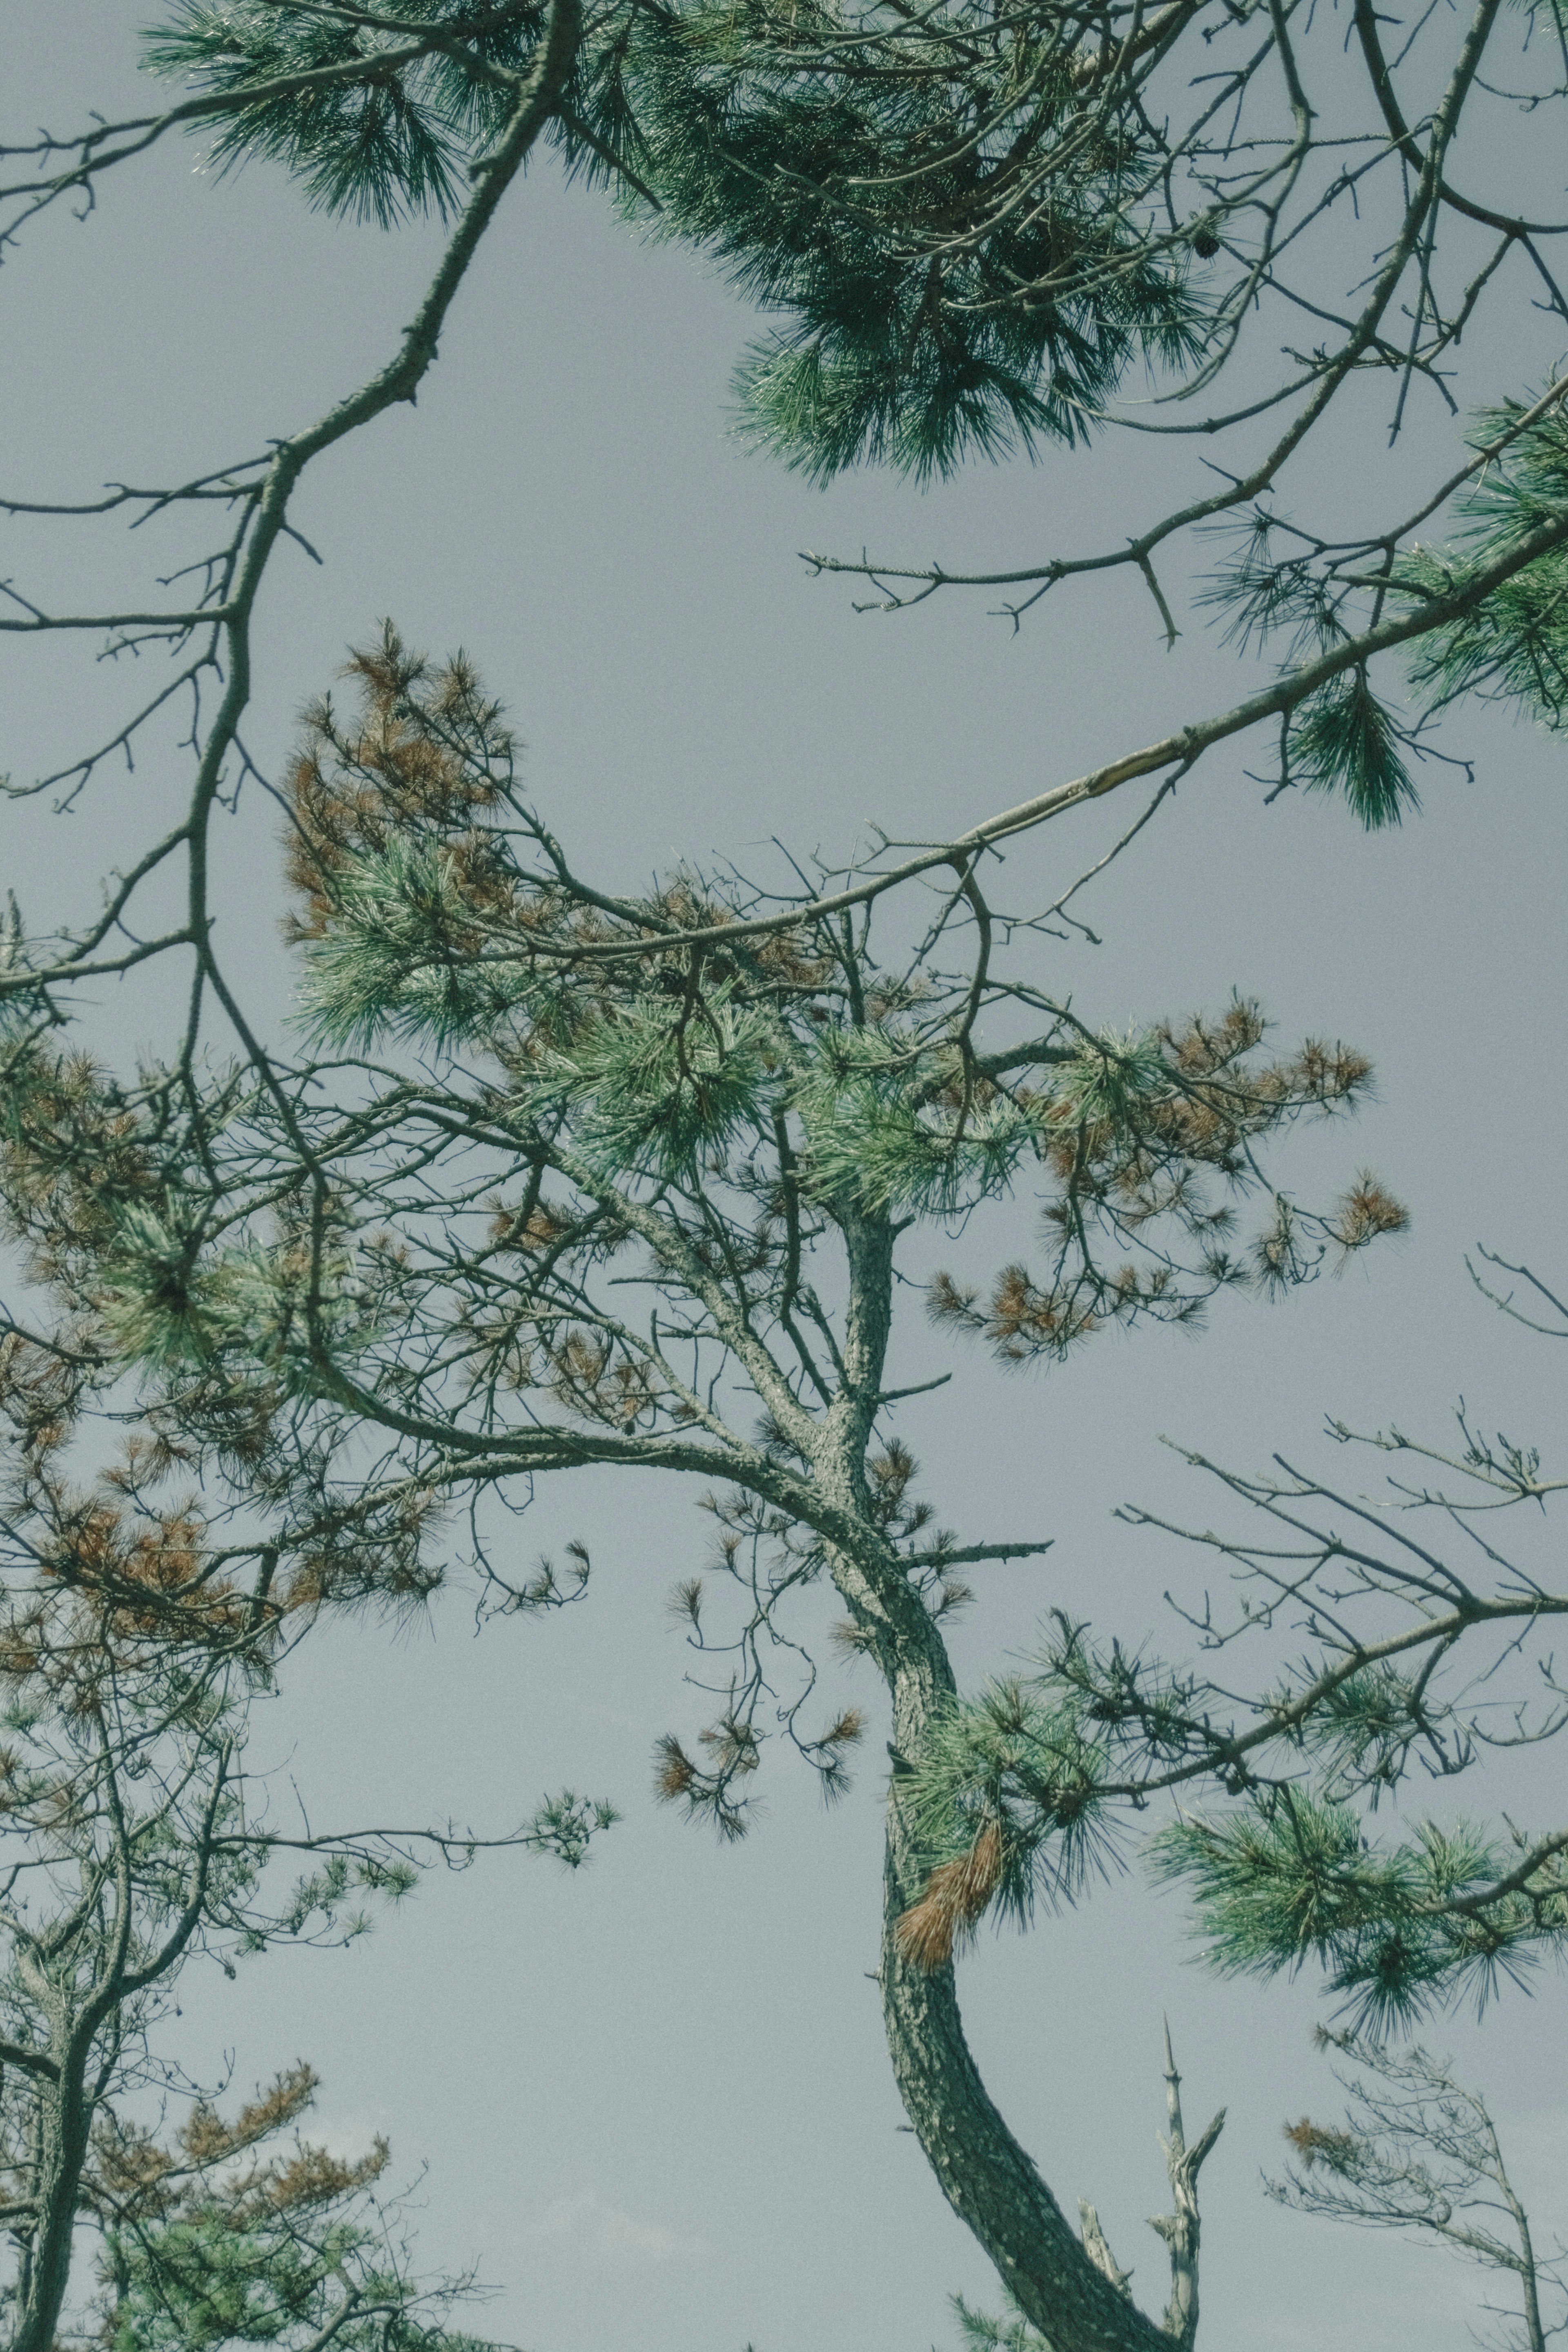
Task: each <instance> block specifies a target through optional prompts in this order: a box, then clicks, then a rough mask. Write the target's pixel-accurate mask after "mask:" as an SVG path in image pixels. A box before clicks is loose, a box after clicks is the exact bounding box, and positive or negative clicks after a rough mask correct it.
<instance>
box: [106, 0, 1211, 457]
mask: <svg viewBox="0 0 1568 2352" xmlns="http://www.w3.org/2000/svg"><path fill="white" fill-rule="evenodd" d="M544 16H545V12H544V10H543V8H542V7H541V6H538V5H526V6H524V5H500V6H494V7H490V8H488V9H475V8H474V7H473V6H472V5H468V6H464V5H460V0H438V5H433V6H429V5H425V0H393V4H392V5H390V6H389V7H388V8H387V9H385V10H383V11H381V12H379V22H378V24H377V26H375V27H366V26H361V25H357V24H354V23H352V22H343V21H340V20H339V19H337V18H335V17H333V16H331V15H330V14H318V13H315V12H308V11H304V10H299V9H290V8H289V7H288V6H286V5H284V6H274V5H260V0H230V5H222V6H214V5H200V0H185V5H184V6H182V7H181V8H180V10H179V12H178V14H177V15H176V16H175V17H174V20H173V22H172V23H170V24H167V25H165V26H163V27H162V28H160V29H159V30H158V31H157V32H155V33H154V34H153V35H151V36H150V37H149V38H148V42H147V47H146V52H145V54H146V58H147V62H148V64H149V66H150V67H151V68H153V70H154V71H156V72H158V73H160V74H164V75H183V76H184V77H187V78H189V79H192V80H194V81H195V84H196V86H197V87H198V88H200V89H204V90H209V91H215V92H223V93H226V94H232V95H233V96H234V97H236V98H240V97H242V96H243V95H244V94H245V93H246V92H247V90H250V89H258V90H259V89H261V88H262V87H263V86H267V87H268V88H270V89H273V90H274V91H275V94H274V95H272V96H269V97H258V99H257V100H255V101H254V102H253V103H252V104H250V105H249V106H247V108H246V109H245V110H244V111H243V112H240V111H236V112H235V113H234V114H232V115H230V116H229V117H228V118H227V119H226V121H224V122H223V123H222V126H221V127H220V128H219V130H218V131H217V133H216V142H215V143H214V145H213V148H212V151H211V152H212V154H213V156H214V159H215V160H216V162H217V163H219V164H220V165H223V166H226V165H228V164H231V163H235V162H237V161H238V160H239V159H240V158H241V157H242V156H244V155H247V154H252V153H254V154H260V155H267V156H271V157H274V158H276V159H277V160H278V161H279V162H280V163H283V164H284V165H285V167H286V168H287V169H288V170H289V171H290V172H291V173H294V174H295V175H296V176H297V177H299V179H300V182H301V184H303V186H304V187H305V189H306V191H307V193H308V194H309V196H310V200H311V201H312V202H313V203H315V204H319V205H324V206H325V207H327V208H328V209H329V210H331V211H333V212H346V213H349V214H353V215H358V216H360V217H364V218H374V219H375V220H378V221H380V222H381V223H382V224H383V225H387V224H390V223H391V222H392V221H394V220H395V219H396V218H397V217H398V216H399V215H402V214H404V213H405V212H419V211H422V210H426V209H429V208H433V209H436V210H437V211H439V212H442V213H446V212H447V210H449V209H450V208H451V207H452V206H453V205H456V204H458V202H460V200H461V197H462V194H463V192H464V187H465V184H467V183H468V181H469V178H470V174H471V173H472V172H473V171H474V170H475V169H479V168H482V163H483V158H484V155H485V152H486V151H487V147H488V145H489V142H490V141H491V140H492V139H493V138H494V136H495V135H496V133H497V131H499V129H500V124H501V122H502V121H504V119H505V115H506V112H507V110H508V108H509V106H510V104H512V103H514V102H515V100H516V94H517V90H518V87H519V82H520V78H521V76H523V75H524V74H525V73H526V71H527V69H528V67H529V65H530V63H531V58H532V56H533V54H534V51H535V48H536V47H537V44H538V42H539V39H540V37H541V33H542V26H543V23H544ZM404 22H406V23H407V24H408V26H409V28H410V30H409V37H408V38H407V39H403V38H402V37H400V33H399V29H398V28H399V26H400V25H401V24H402V23H404ZM431 26H435V27H436V28H437V34H436V37H430V35H429V28H430V27H431ZM447 27H449V31H448V30H447V29H445V28H447ZM377 58H385V59H386V60H387V63H386V64H385V66H384V68H380V69H379V70H374V71H372V72H370V73H369V74H363V73H361V74H360V75H359V76H358V77H355V68H356V67H363V63H364V61H365V60H367V59H371V60H374V59H377ZM327 76H342V77H343V78H342V79H323V78H324V77H327ZM300 77H315V79H306V80H304V81H301V80H300ZM552 136H553V137H554V139H555V142H556V143H557V145H558V147H560V149H561V150H562V152H563V153H564V155H565V157H566V160H567V163H568V165H569V167H571V168H574V169H584V170H586V171H587V172H588V173H590V174H591V175H593V176H608V177H609V178H611V179H612V180H613V181H615V182H616V184H617V185H618V187H619V189H620V192H621V194H622V196H623V199H624V200H625V201H626V204H627V205H628V206H629V208H630V209H631V211H632V212H633V213H634V214H636V215H640V216H641V217H643V218H645V219H646V218H651V217H653V216H654V215H655V213H656V212H657V215H658V219H659V225H660V227H661V229H662V231H663V232H664V233H665V234H668V235H672V236H682V237H685V238H688V239H689V240H691V241H692V242H694V243H695V244H697V245H698V246H700V247H703V248H705V249H706V250H708V251H710V252H711V253H712V254H713V255H714V256H715V257H716V258H717V259H718V260H719V262H720V263H721V266H722V268H724V269H725V270H726V272H727V274H729V275H730V276H731V278H732V279H733V280H734V282H735V283H736V284H737V285H738V286H739V287H741V288H742V290H743V291H744V292H746V293H747V294H748V295H749V296H751V297H752V299H754V300H756V301H757V302H759V303H760V304H761V305H762V306H763V308H764V309H765V310H773V311H775V312H779V313H781V314H783V316H784V319H785V320H787V323H786V324H785V325H784V326H782V327H781V328H780V329H779V330H778V331H776V332H775V333H774V334H773V336H772V337H771V338H770V339H769V340H768V341H766V342H765V343H763V344H762V345H760V346H759V347H758V348H757V349H756V350H754V351H753V352H752V354H751V356H750V357H749V358H748V360H747V361H746V362H744V363H743V365H742V370H741V374H740V378H739V384H740V391H741V395H742V413H743V417H744V422H745V425H746V429H747V430H748V431H749V432H750V433H751V434H752V436H754V437H755V438H757V439H758V440H760V441H761V442H763V444H764V445H765V446H769V447H771V448H773V450H775V451H776V452H777V453H778V454H780V455H781V456H783V457H784V458H785V459H786V460H787V461H788V462H789V463H790V464H792V465H795V466H799V467H804V468H805V470H806V471H807V472H808V473H810V474H811V475H812V476H813V477H814V478H817V479H821V480H826V479H827V478H829V477H831V476H832V475H833V474H835V473H837V471H839V470H840V469H841V468H842V467H845V466H847V465H849V464H852V463H854V462H856V461H858V460H860V459H870V460H874V461H879V462H884V463H888V464H891V465H893V466H895V467H899V468H900V469H903V470H905V471H909V472H912V473H914V474H915V475H916V476H917V477H918V478H925V477H926V476H928V475H930V474H931V473H933V472H934V473H945V472H948V471H950V470H951V469H952V467H954V466H955V465H956V464H957V463H958V462H959V460H960V459H961V457H963V455H965V454H966V453H968V452H977V453H981V454H984V455H990V456H999V455H1001V454H1002V453H1003V452H1004V451H1005V450H1006V449H1007V448H1009V447H1012V446H1022V447H1024V448H1026V449H1028V448H1032V447H1033V446H1034V445H1035V443H1036V442H1037V440H1039V439H1042V438H1044V439H1054V440H1058V441H1065V442H1073V441H1077V440H1079V439H1080V438H1082V437H1083V436H1085V435H1086V434H1087V433H1088V432H1089V430H1090V428H1091V426H1092V425H1093V424H1094V422H1095V420H1096V418H1097V416H1098V415H1099V413H1100V410H1101V409H1102V407H1103V405H1104V404H1105V402H1106V401H1107V400H1108V399H1109V398H1110V395H1111V394H1113V393H1114V392H1115V390H1116V389H1117V387H1118V385H1119V384H1120V383H1121V381H1122V379H1123V377H1124V376H1125V374H1126V373H1127V371H1128V370H1129V368H1130V367H1132V366H1134V365H1137V364H1140V363H1142V362H1150V363H1152V364H1153V365H1156V366H1161V367H1174V366H1179V365H1181V364H1182V363H1183V362H1185V361H1186V360H1188V359H1190V358H1191V357H1192V355H1193V354H1194V352H1195V351H1196V349H1197V348H1198V346H1199V343H1200V342H1201V340H1202V335H1203V325H1204V306H1203V303H1202V301H1201V299H1200V298H1199V296H1198V294H1197V293H1196V292H1195V290H1194V288H1193V286H1192V284H1191V283H1190V274H1191V247H1190V245H1189V243H1188V241H1187V239H1186V237H1185V236H1184V235H1180V234H1175V233H1173V232H1172V230H1171V229H1170V227H1169V226H1168V225H1166V226H1160V224H1158V223H1157V221H1156V219H1155V212H1156V209H1157V199H1158V195H1159V184H1160V174H1161V169H1162V162H1163V159H1162V155H1161V152H1160V148H1159V142H1158V141H1157V140H1156V139H1155V138H1154V137H1153V136H1152V133H1151V131H1150V130H1149V127H1148V122H1147V120H1146V118H1145V117H1144V116H1143V115H1142V111H1141V109H1140V106H1139V102H1138V98H1137V92H1136V89H1135V87H1134V86H1133V84H1132V82H1131V80H1130V79H1128V78H1127V76H1126V75H1125V73H1124V71H1123V68H1122V64H1121V61H1120V60H1119V56H1118V51H1117V47H1116V38H1115V37H1112V36H1111V34H1110V32H1109V31H1108V30H1107V29H1105V28H1104V27H1102V26H1100V21H1099V19H1098V17H1097V16H1095V15H1094V14H1093V12H1092V11H1087V12H1086V11H1085V10H1083V9H1081V8H1078V7H1073V6H1064V5H1057V0H1047V5H1038V0H1037V5H1033V6H1031V7H1029V8H1027V9H1026V10H1024V11H1021V12H1020V11H1016V10H1010V9H1009V10H994V9H993V8H991V7H990V6H989V5H975V0H962V4H961V5H948V6H944V7H942V8H940V9H937V10H935V11H932V10H925V11H922V12H921V14H920V16H919V17H918V18H916V19H913V20H911V19H910V16H909V14H908V12H907V11H900V10H899V9H897V8H894V7H892V6H890V5H885V0H868V5H861V6H858V7H852V8H850V9H848V10H841V9H838V8H836V7H833V6H821V5H809V6H806V7H804V8H791V9H788V10H784V9H780V8H777V7H774V6H773V5H768V0H748V5H745V6H744V7H742V8H740V9H733V8H729V7H716V6H710V5H709V6H704V5H689V6H686V7H672V6H667V5H646V6H637V7H632V6H626V7H623V8H612V9H611V10H609V11H607V12H605V14H603V15H601V16H596V17H595V21H594V23H593V25H592V26H590V28H589V30H588V33H587V37H585V39H584V44H583V46H582V48H581V51H580V53H579V55H578V58H577V59H576V62H575V65H574V70H573V74H572V77H571V79H570V82H569V84H568V88H567V91H566V96H565V99H564V101H563V106H562V108H561V109H560V110H559V113H558V115H557V117H556V120H555V121H554V123H553V125H552Z"/></svg>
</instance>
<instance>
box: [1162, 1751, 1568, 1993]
mask: <svg viewBox="0 0 1568 2352" xmlns="http://www.w3.org/2000/svg"><path fill="white" fill-rule="evenodd" d="M1527 1843H1528V1842H1527V1841H1526V1840H1524V1839H1523V1838H1520V1839H1518V1840H1517V1841H1515V1842H1514V1843H1512V1844H1511V1846H1510V1842H1509V1841H1508V1840H1506V1839H1502V1838H1499V1837H1498V1836H1497V1835H1496V1834H1495V1833H1492V1832H1486V1831H1482V1830H1480V1829H1478V1828H1476V1827H1474V1826H1472V1825H1470V1824H1468V1823H1466V1822H1458V1823H1457V1824H1456V1825H1454V1826H1453V1827H1451V1828H1448V1829H1443V1828H1440V1827H1439V1826H1438V1825H1437V1824H1436V1822H1422V1823H1420V1824H1419V1825H1417V1826H1416V1827H1415V1830H1414V1832H1413V1833H1412V1834H1411V1835H1410V1836H1408V1837H1406V1838H1404V1839H1401V1840H1399V1841H1397V1842H1387V1843H1384V1842H1380V1843H1371V1842H1369V1840H1368V1839H1367V1837H1366V1836H1365V1834H1364V1832H1363V1823H1362V1821H1361V1818H1360V1816H1359V1815H1358V1814H1356V1813H1355V1812H1353V1811H1351V1810H1350V1809H1348V1808H1346V1807H1342V1806H1336V1805H1328V1804H1323V1803H1321V1802H1319V1801H1315V1800H1314V1798H1313V1797H1312V1796H1311V1795H1310V1793H1307V1792H1305V1791H1303V1790H1300V1789H1294V1788H1290V1787H1289V1786H1286V1787H1281V1788H1279V1789H1277V1790H1267V1791H1264V1792H1261V1793H1260V1794H1259V1795H1258V1796H1257V1797H1255V1798H1254V1799H1253V1800H1252V1801H1250V1802H1249V1804H1248V1805H1247V1807H1246V1808H1245V1809H1243V1810H1241V1811H1237V1813H1235V1814H1232V1815H1231V1816H1229V1817H1228V1818H1227V1819H1226V1820H1225V1821H1224V1822H1208V1821H1204V1820H1199V1819H1190V1820H1184V1821H1180V1822H1175V1823H1173V1825H1171V1826H1170V1827H1169V1828H1167V1829H1165V1830H1163V1831H1162V1832H1160V1834H1159V1836H1158V1837H1157V1838H1156V1840H1155V1842H1154V1850H1153V1853H1154V1863H1155V1867H1156V1870H1157V1872H1158V1873H1159V1874H1161V1875H1163V1877H1165V1878H1168V1879H1170V1880H1173V1881H1175V1882H1178V1883H1180V1884H1181V1885H1183V1886H1184V1888H1185V1889H1186V1891H1187V1893H1188V1894H1189V1895H1190V1896H1191V1898H1192V1900H1193V1902H1194V1906H1195V1909H1196V1914H1197V1920H1198V1926H1199V1929H1200V1932H1201V1933H1202V1935H1203V1937H1204V1939H1205V1950H1206V1955H1207V1957H1208V1958H1209V1959H1210V1961H1211V1962H1212V1963H1213V1964H1214V1965H1215V1967H1217V1968H1219V1969H1222V1970H1224V1971H1225V1972H1226V1973H1227V1974H1232V1975H1237V1974H1247V1975H1255V1976H1261V1977H1271V1976H1276V1975H1278V1974H1279V1973H1280V1972H1281V1970H1294V1969H1299V1968H1300V1967H1301V1966H1303V1965H1304V1964H1305V1963H1307V1962H1309V1961H1311V1962H1314V1963H1316V1964H1317V1965H1319V1966H1321V1968H1322V1969H1323V1971H1324V1974H1325V1977H1326V1979H1327V1981H1328V1983H1329V1986H1330V1988H1331V1990H1333V1991H1335V1992H1338V1993H1342V1994H1343V1995H1344V1996H1345V2006H1346V2008H1347V2010H1348V2011H1349V2013H1350V2016H1351V2018H1352V2022H1353V2024H1354V2026H1355V2027H1356V2028H1357V2030H1365V2031H1368V2032H1372V2033H1373V2034H1382V2033H1385V2032H1389V2031H1397V2030H1399V2029H1401V2028H1404V2027H1406V2026H1408V2025H1409V2024H1410V2022H1411V2021H1413V2020H1415V2018H1418V2017H1420V2016H1421V2015H1422V2014H1423V2013H1424V2012H1425V2011H1427V2010H1428V2009H1430V2008H1431V2007H1432V2006H1434V2004H1437V2005H1441V2004H1443V2003H1446V2002H1447V2001H1450V2000H1458V1999H1464V1998H1466V1997H1468V1998H1470V1999H1472V2000H1474V2001H1475V2002H1476V2004H1477V2006H1478V2007H1483V2006H1484V2005H1485V2003H1486V2002H1487V2000H1489V1998H1490V1997H1491V1996H1492V1995H1493V1994H1494V1993H1495V1991H1496V1990H1497V1988H1498V1984H1499V1982H1500V1979H1502V1978H1504V1977H1507V1978H1510V1979H1513V1980H1514V1981H1516V1982H1517V1981H1522V1979H1523V1978H1524V1977H1525V1975H1526V1974H1527V1973H1528V1972H1529V1971H1530V1969H1531V1968H1532V1967H1534V1966H1535V1965H1537V1964H1538V1963H1539V1962H1540V1961H1541V1960H1542V1958H1560V1957H1561V1956H1562V1954H1563V1950H1564V1948H1568V1883H1565V1882H1563V1880H1562V1879H1561V1877H1560V1876H1556V1883H1555V1884H1553V1883H1552V1881H1551V1880H1549V1881H1548V1883H1547V1884H1545V1885H1540V1884H1538V1885H1535V1886H1534V1887H1532V1888H1531V1891H1529V1892H1528V1893H1527V1892H1524V1891H1518V1892H1514V1893H1511V1894H1506V1895H1500V1896H1496V1897H1494V1898H1493V1899H1491V1900H1489V1901H1486V1902H1485V1903H1483V1904H1481V1905H1480V1906H1479V1907H1478V1908H1476V1909H1474V1910H1472V1909H1470V1908H1468V1907H1467V1906H1468V1898H1470V1897H1472V1896H1476V1895H1480V1894H1482V1893H1483V1891H1485V1890H1489V1889H1491V1888H1494V1887H1495V1886H1496V1885H1498V1884H1499V1882H1500V1881H1502V1880H1504V1879H1506V1877H1507V1876H1508V1874H1510V1869H1511V1867H1512V1865H1513V1864H1514V1863H1516V1862H1517V1861H1518V1860H1519V1859H1520V1856H1521V1853H1523V1852H1524V1851H1525V1850H1526V1847H1527ZM1554 1875H1555V1874H1554Z"/></svg>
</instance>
